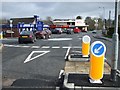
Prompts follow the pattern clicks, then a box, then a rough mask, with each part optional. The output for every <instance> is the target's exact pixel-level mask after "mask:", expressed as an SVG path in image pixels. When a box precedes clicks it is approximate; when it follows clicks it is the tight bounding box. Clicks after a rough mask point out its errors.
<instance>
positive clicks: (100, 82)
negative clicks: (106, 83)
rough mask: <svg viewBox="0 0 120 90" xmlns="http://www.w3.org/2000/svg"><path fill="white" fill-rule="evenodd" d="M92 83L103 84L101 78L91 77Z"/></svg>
mask: <svg viewBox="0 0 120 90" xmlns="http://www.w3.org/2000/svg"><path fill="white" fill-rule="evenodd" d="M89 81H90V83H96V84H102V81H101V80H93V79H89Z"/></svg>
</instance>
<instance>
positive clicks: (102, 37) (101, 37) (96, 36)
mask: <svg viewBox="0 0 120 90" xmlns="http://www.w3.org/2000/svg"><path fill="white" fill-rule="evenodd" d="M93 37H94V38H98V39H104V40H107V41H110V42H112V39H109V38H106V37H104V36H98V35H95V36H94V35H93Z"/></svg>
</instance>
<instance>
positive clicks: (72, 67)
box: [61, 61, 120, 90]
mask: <svg viewBox="0 0 120 90" xmlns="http://www.w3.org/2000/svg"><path fill="white" fill-rule="evenodd" d="M89 66H90V62H71V61H66V64H65V68H64V73H65V75H64V80H63V86H62V87H61V88H62V89H63V90H66V89H68V90H97V89H98V90H120V83H119V82H120V77H117V78H118V79H117V80H118V81H117V82H112V81H111V80H110V72H111V68H110V66H109V65H108V64H107V62H105V64H104V76H103V78H102V80H101V81H102V84H93V83H90V82H89V79H90V78H89Z"/></svg>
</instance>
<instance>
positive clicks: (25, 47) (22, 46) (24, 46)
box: [21, 46, 30, 48]
mask: <svg viewBox="0 0 120 90" xmlns="http://www.w3.org/2000/svg"><path fill="white" fill-rule="evenodd" d="M21 47H24V48H29V47H30V46H21Z"/></svg>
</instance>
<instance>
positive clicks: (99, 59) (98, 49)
mask: <svg viewBox="0 0 120 90" xmlns="http://www.w3.org/2000/svg"><path fill="white" fill-rule="evenodd" d="M105 52H106V46H105V45H104V43H102V42H101V41H95V42H93V43H92V45H91V53H90V72H89V77H90V83H102V82H101V80H100V79H102V78H103V71H104V56H105Z"/></svg>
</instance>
